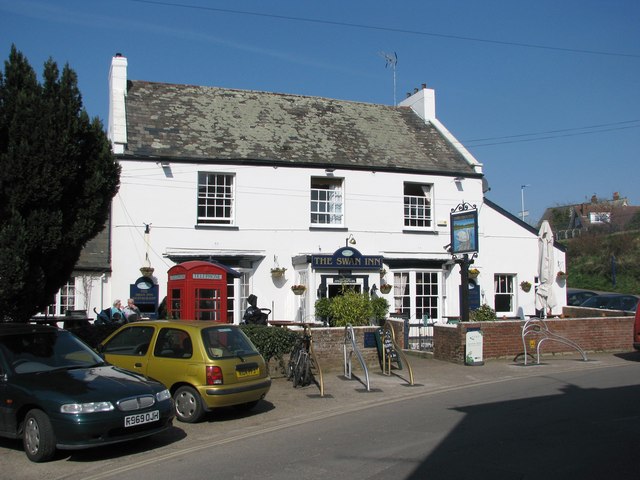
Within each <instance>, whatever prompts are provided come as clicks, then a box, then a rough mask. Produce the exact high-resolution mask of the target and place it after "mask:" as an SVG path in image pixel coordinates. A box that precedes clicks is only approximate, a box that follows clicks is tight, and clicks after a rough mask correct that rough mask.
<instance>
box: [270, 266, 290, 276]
mask: <svg viewBox="0 0 640 480" xmlns="http://www.w3.org/2000/svg"><path fill="white" fill-rule="evenodd" d="M286 271H287V269H286V268H284V267H276V268H272V269H271V276H272V277H273V278H280V277H282V276H283V275H284V272H286Z"/></svg>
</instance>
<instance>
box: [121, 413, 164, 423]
mask: <svg viewBox="0 0 640 480" xmlns="http://www.w3.org/2000/svg"><path fill="white" fill-rule="evenodd" d="M158 420H160V411H159V410H154V411H153V412H147V413H136V414H135V415H127V416H126V417H124V426H125V427H135V426H136V425H142V424H143V423H151V422H157V421H158Z"/></svg>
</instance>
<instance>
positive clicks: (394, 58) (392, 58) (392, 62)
mask: <svg viewBox="0 0 640 480" xmlns="http://www.w3.org/2000/svg"><path fill="white" fill-rule="evenodd" d="M380 56H381V57H382V58H384V61H385V62H386V63H385V65H384V68H389V67H391V68H392V69H393V106H394V107H395V106H396V105H397V104H398V102H397V101H396V65H398V54H397V53H396V52H393V53H385V52H380Z"/></svg>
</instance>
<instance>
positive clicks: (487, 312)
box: [469, 303, 497, 322]
mask: <svg viewBox="0 0 640 480" xmlns="http://www.w3.org/2000/svg"><path fill="white" fill-rule="evenodd" d="M496 318H497V317H496V311H495V310H494V309H493V308H491V307H490V306H489V305H487V304H486V303H485V304H483V305H482V306H480V308H477V309H475V310H471V311H470V312H469V320H470V321H472V322H490V321H492V320H496Z"/></svg>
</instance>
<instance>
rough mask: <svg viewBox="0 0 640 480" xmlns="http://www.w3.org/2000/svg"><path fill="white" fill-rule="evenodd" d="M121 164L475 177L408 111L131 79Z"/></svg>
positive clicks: (435, 133)
mask: <svg viewBox="0 0 640 480" xmlns="http://www.w3.org/2000/svg"><path fill="white" fill-rule="evenodd" d="M126 112H127V136H128V137H127V142H128V143H127V146H126V149H125V153H124V154H123V155H122V157H124V158H138V159H144V158H149V159H170V160H172V161H197V162H212V161H213V162H229V163H236V162H244V163H252V164H262V163H266V164H273V163H276V164H284V165H288V164H289V165H300V164H306V165H309V166H321V167H328V166H336V167H344V168H353V169H372V168H375V169H378V170H403V171H404V170H407V171H414V172H420V173H434V174H457V175H468V176H480V175H479V174H475V173H474V170H473V168H472V167H471V166H470V165H469V163H468V162H467V161H466V160H465V159H464V157H463V156H462V155H461V154H460V153H459V152H458V150H456V149H455V148H454V147H453V146H452V145H451V144H450V143H449V142H448V141H447V140H446V139H445V137H444V136H443V135H442V134H441V133H440V132H439V131H438V130H437V129H436V128H435V127H434V126H433V125H431V124H430V123H425V122H424V121H423V120H422V119H421V118H420V117H418V116H417V115H416V114H415V113H414V112H413V111H412V110H410V109H409V108H408V107H392V106H387V105H377V104H367V103H358V102H349V101H342V100H333V99H327V98H320V97H305V96H299V95H288V94H279V93H268V92H257V91H246V90H232V89H225V88H215V87H201V86H191V85H174V84H165V83H154V82H145V81H129V82H128V91H127V97H126Z"/></svg>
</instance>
